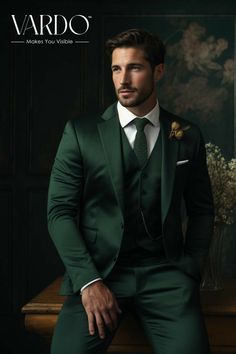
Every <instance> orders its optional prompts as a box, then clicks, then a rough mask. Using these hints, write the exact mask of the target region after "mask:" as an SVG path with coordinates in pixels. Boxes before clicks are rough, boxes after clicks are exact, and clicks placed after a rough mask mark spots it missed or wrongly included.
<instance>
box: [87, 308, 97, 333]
mask: <svg viewBox="0 0 236 354" xmlns="http://www.w3.org/2000/svg"><path fill="white" fill-rule="evenodd" d="M87 316H88V328H89V334H90V335H92V336H93V335H94V333H95V328H94V316H93V313H92V312H88V313H87Z"/></svg>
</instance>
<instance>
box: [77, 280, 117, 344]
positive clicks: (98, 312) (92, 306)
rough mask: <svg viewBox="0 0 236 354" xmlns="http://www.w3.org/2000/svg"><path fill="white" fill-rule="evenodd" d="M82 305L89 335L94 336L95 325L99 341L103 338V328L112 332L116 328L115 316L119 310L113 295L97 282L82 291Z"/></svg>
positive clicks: (102, 284)
mask: <svg viewBox="0 0 236 354" xmlns="http://www.w3.org/2000/svg"><path fill="white" fill-rule="evenodd" d="M81 296H82V304H83V306H84V308H85V311H86V313H87V316H88V327H89V333H90V334H91V335H94V333H95V324H96V325H97V329H98V334H99V337H100V338H101V339H104V338H105V326H107V327H108V328H109V330H110V331H113V330H114V329H115V328H116V327H117V314H120V313H121V309H120V308H119V305H118V303H117V300H116V298H115V296H114V294H113V293H112V292H111V291H110V290H109V289H108V287H107V286H106V285H105V284H104V283H103V282H102V280H98V281H96V282H94V283H92V284H91V285H89V286H87V287H86V288H85V289H84V290H83V291H82V295H81Z"/></svg>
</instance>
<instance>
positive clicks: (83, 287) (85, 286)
mask: <svg viewBox="0 0 236 354" xmlns="http://www.w3.org/2000/svg"><path fill="white" fill-rule="evenodd" d="M99 280H102V278H96V279H93V280H91V281H90V282H88V283H87V284H85V285H84V286H82V288H81V289H80V295H82V292H83V291H84V289H86V288H87V287H88V286H89V285H91V284H93V283H95V282H96V281H99Z"/></svg>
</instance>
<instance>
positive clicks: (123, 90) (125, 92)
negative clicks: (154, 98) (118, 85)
mask: <svg viewBox="0 0 236 354" xmlns="http://www.w3.org/2000/svg"><path fill="white" fill-rule="evenodd" d="M133 92H135V90H129V89H120V90H118V93H120V94H122V95H128V94H130V93H133Z"/></svg>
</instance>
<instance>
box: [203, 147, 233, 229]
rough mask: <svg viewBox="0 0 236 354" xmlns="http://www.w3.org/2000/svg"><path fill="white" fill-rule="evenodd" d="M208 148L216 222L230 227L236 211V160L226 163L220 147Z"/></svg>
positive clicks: (208, 163)
mask: <svg viewBox="0 0 236 354" xmlns="http://www.w3.org/2000/svg"><path fill="white" fill-rule="evenodd" d="M205 146H206V154H207V165H208V172H209V175H210V179H211V185H212V192H213V198H214V204H215V222H216V223H223V224H227V225H230V224H232V223H233V222H234V213H235V211H236V159H235V158H232V159H231V160H230V161H226V159H225V158H224V156H223V155H222V153H221V150H220V148H219V147H218V146H216V145H214V144H212V143H208V144H206V145H205Z"/></svg>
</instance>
